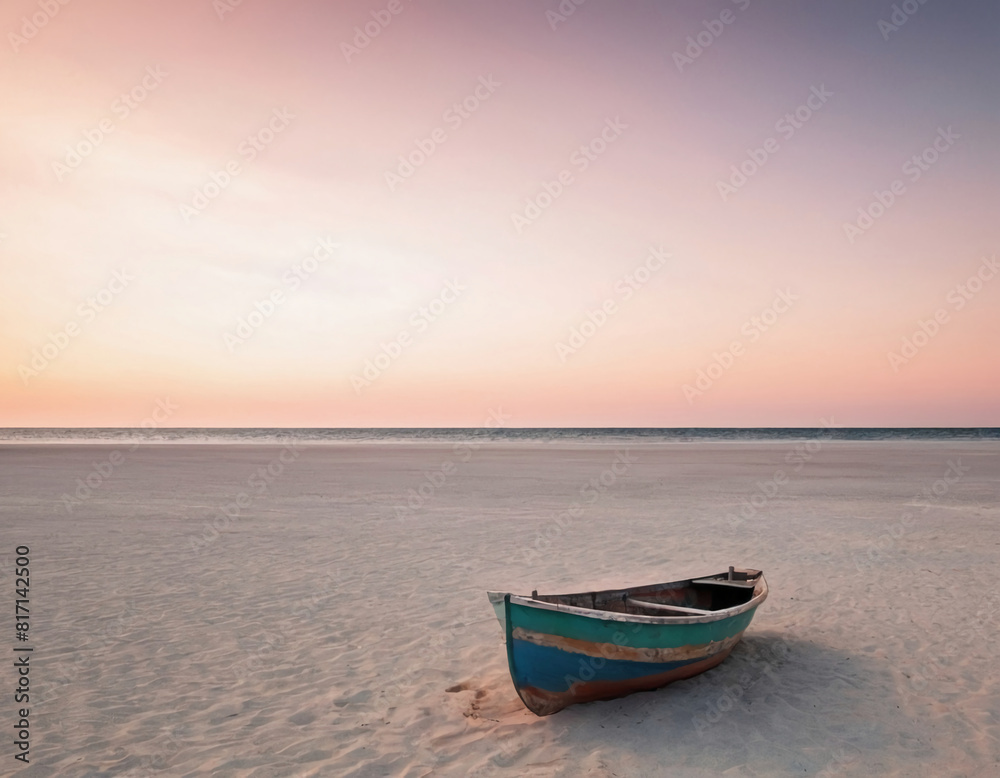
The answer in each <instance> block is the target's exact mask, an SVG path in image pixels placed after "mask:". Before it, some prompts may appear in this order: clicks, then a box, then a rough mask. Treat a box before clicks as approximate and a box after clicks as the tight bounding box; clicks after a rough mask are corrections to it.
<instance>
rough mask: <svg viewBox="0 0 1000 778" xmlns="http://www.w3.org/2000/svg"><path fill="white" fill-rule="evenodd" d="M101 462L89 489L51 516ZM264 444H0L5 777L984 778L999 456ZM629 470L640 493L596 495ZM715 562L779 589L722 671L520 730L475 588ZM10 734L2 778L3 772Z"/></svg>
mask: <svg viewBox="0 0 1000 778" xmlns="http://www.w3.org/2000/svg"><path fill="white" fill-rule="evenodd" d="M810 449H811V450H810ZM113 452H117V455H118V457H120V461H119V460H118V459H117V457H116V461H118V464H116V465H114V467H113V468H112V471H113V472H111V474H110V475H109V476H107V477H104V476H100V469H101V468H99V469H98V470H97V471H96V472H98V476H92V477H91V482H92V483H96V484H97V486H96V487H95V488H93V489H92V490H91V491H92V493H91V494H90V495H89V496H87V494H86V491H85V490H81V491H80V494H81V495H83V496H86V497H87V498H86V499H79V500H78V501H72V502H70V501H64V500H62V499H61V495H63V494H64V493H66V494H73V493H74V491H75V490H76V489H77V483H76V480H77V479H78V478H79V479H81V480H86V479H87V477H88V475H91V474H92V472H94V471H95V468H94V463H97V464H100V463H102V462H110V461H111V459H110V458H111V456H112V453H113ZM281 452H282V449H281V448H280V447H274V446H264V445H256V446H254V445H250V446H222V445H200V446H198V445H144V446H139V447H137V448H134V449H130V448H129V447H128V446H125V445H123V446H119V447H112V446H104V445H78V446H75V445H44V446H36V445H7V446H3V447H2V448H0V492H2V495H3V497H2V501H0V564H2V576H0V581H3V591H4V592H5V596H6V597H7V598H8V603H9V604H10V606H11V607H9V608H8V610H11V611H12V610H13V608H12V602H13V599H14V591H13V590H14V576H13V567H14V557H15V554H14V549H15V547H16V546H18V545H27V546H29V547H30V549H31V553H30V558H31V588H30V600H31V642H30V645H31V646H32V647H34V649H35V650H34V653H33V655H32V660H31V661H32V664H31V668H32V669H31V676H30V678H31V704H30V709H31V714H30V716H31V725H30V729H31V749H30V758H31V763H30V766H29V767H27V768H25V769H21V770H20V772H19V774H21V775H24V776H56V775H58V776H142V775H164V776H195V775H216V776H253V777H254V778H265V776H267V777H270V776H274V777H277V776H356V777H357V778H360V777H361V776H365V777H373V776H406V777H407V778H417V777H418V776H431V775H441V776H508V775H509V776H592V777H593V778H604V777H605V776H619V777H621V776H628V777H629V778H633V777H640V776H718V775H726V776H765V775H817V774H820V775H823V776H833V775H838V776H839V775H844V776H866V775H900V776H926V775H954V776H959V775H961V776H994V775H997V774H1000V663H998V662H997V660H996V656H995V651H996V649H995V645H996V643H997V638H998V637H1000V629H998V614H1000V591H998V588H997V585H996V581H997V569H998V565H997V563H998V561H1000V509H998V505H997V494H998V485H1000V444H998V443H997V442H995V441H994V442H951V443H942V442H918V441H906V442H903V441H895V442H866V443H853V442H823V443H813V444H810V447H809V449H807V448H806V447H805V445H804V444H803V443H794V442H769V443H687V444H653V445H643V446H632V447H631V448H629V449H628V452H627V453H626V452H625V449H624V448H619V449H616V448H615V447H614V446H609V445H596V444H595V445H586V446H584V445H580V446H569V445H562V446H558V447H556V446H550V445H545V444H534V445H510V444H498V443H497V444H488V445H483V446H481V447H479V448H478V449H475V450H471V449H467V448H465V449H462V450H461V451H456V450H455V449H454V448H453V447H452V446H447V445H417V444H410V445H391V444H381V445H375V444H373V445H367V444H349V445H309V446H300V447H297V448H295V447H293V448H292V449H289V450H285V453H284V454H283V455H282V453H281ZM616 457H621V459H619V461H620V462H627V463H628V464H627V467H626V468H625V469H626V472H625V473H624V474H623V475H619V476H614V478H613V479H612V478H610V477H608V476H605V482H606V484H609V485H607V486H606V488H605V489H604V491H599V490H597V489H593V488H592V487H591V488H586V485H587V483H588V481H589V480H590V479H594V478H596V479H600V478H601V475H602V473H604V471H606V470H607V469H608V468H609V467H610V466H611V465H612V463H613V462H614V461H615V458H616ZM282 459H284V460H285V461H284V462H283V461H282ZM466 459H468V461H464V460H466ZM449 463H450V464H449ZM269 464H270V465H271V468H272V473H271V474H268V475H266V477H265V476H263V475H261V473H259V472H258V469H259V468H261V467H265V468H266V467H267V466H268V465H269ZM103 469H104V470H105V471H106V470H107V468H103ZM618 469H619V470H621V469H623V468H622V467H619V468H618ZM779 471H781V474H779ZM265 473H266V470H265ZM255 474H256V475H255ZM786 477H787V478H786ZM612 481H613V482H612ZM422 484H425V486H424V488H423V495H422V496H421V495H420V494H419V492H418V490H419V489H420V487H421V485H422ZM581 489H583V490H584V493H583V495H581ZM410 490H413V493H412V494H409V495H408V493H409V492H410ZM241 493H242V497H241ZM591 494H592V495H594V496H596V501H594V502H593V503H592V504H588V505H586V510H585V511H584V513H583V515H582V516H581V517H580V518H578V519H573V520H572V521H570V522H568V523H567V522H566V521H565V519H561V520H560V519H558V515H559V514H560V513H561V512H562V511H565V510H567V509H568V508H569V507H570V505H571V504H572V503H573V502H581V503H586V501H587V499H588V495H591ZM755 495H756V498H755ZM765 495H769V496H765ZM77 499H78V498H74V500H77ZM751 500H752V502H755V503H757V509H756V514H755V515H750V514H751V511H750V510H748V509H747V510H746V511H745V512H746V514H748V515H746V516H741V515H740V511H741V510H744V509H746V506H747V505H748V504H752V502H749V501H751ZM408 501H409V503H410V505H411V506H412V507H410V506H408V504H407V503H408ZM744 501H748V502H744ZM227 504H229V505H230V508H229V509H228V510H229V511H230V513H232V514H233V516H234V518H232V519H222V518H221V514H219V513H218V511H219V510H220V509H221V508H222V507H223V506H225V505H227ZM213 516H214V517H215V519H216V525H217V527H220V528H221V531H219V530H217V529H214V528H212V527H211V522H212V519H213ZM730 564H733V565H736V566H742V567H753V568H759V569H762V570H764V572H765V575H766V577H767V579H768V582H769V584H770V589H771V595H770V598H769V599H768V600H767V602H765V603H764V605H763V606H762V607H761V608H760V610H759V611H758V613H757V616H756V617H755V619H754V621H753V623H752V624H751V626H750V628H749V629H748V630H747V633H746V636H745V638H744V641H743V642H742V643H741V644H740V646H739V647H737V649H736V650H735V651H734V653H733V655H732V656H731V657H730V658H729V659H728V660H726V662H724V663H723V664H722V665H721V666H720V667H718V668H717V669H715V670H712V671H710V672H708V673H706V674H704V675H702V676H699V677H697V678H694V679H691V680H688V681H683V682H679V683H677V684H674V685H672V686H670V687H667V688H665V689H662V690H659V691H657V692H653V693H645V694H636V695H632V696H631V697H628V698H624V699H621V700H616V701H611V702H602V703H591V704H588V705H582V706H576V707H573V708H570V709H567V710H566V711H563V712H561V713H559V714H556V715H554V716H551V717H547V718H537V717H536V716H534V715H533V714H531V713H529V712H528V711H527V710H525V708H524V707H523V705H522V704H521V702H520V700H519V699H518V697H517V695H516V694H515V692H514V688H513V686H512V684H511V681H510V677H509V675H508V671H507V665H506V657H505V654H504V650H503V644H502V639H501V635H500V631H499V627H498V624H497V622H496V620H495V618H494V616H493V612H492V610H491V608H490V606H489V603H488V602H487V599H486V595H485V591H486V590H487V589H501V590H509V591H514V592H530V590H531V589H538V590H540V591H542V592H554V591H579V590H587V589H592V588H599V587H610V586H622V585H628V584H641V583H651V582H656V581H665V580H673V579H676V578H682V577H685V576H688V575H700V574H706V573H714V572H718V571H721V570H723V569H725V568H726V567H727V566H728V565H730ZM12 622H13V618H10V619H9V621H8V625H7V627H6V632H5V634H4V643H6V644H7V645H8V646H10V647H13V646H16V645H17V643H16V641H15V640H14V634H13V633H14V624H13V623H12ZM8 650H9V649H8ZM4 678H5V688H11V687H12V686H13V684H14V683H15V674H14V671H13V670H12V669H11V668H10V667H9V665H8V669H7V670H6V672H5V675H4ZM4 700H5V703H4V706H3V707H2V708H0V710H2V712H3V722H4V726H5V728H6V731H7V732H8V734H9V733H10V732H11V725H12V724H14V723H15V719H14V715H15V713H16V710H15V708H16V707H17V706H15V704H14V702H13V701H12V699H11V695H10V694H7V693H5V694H4ZM10 741H11V738H10V737H6V738H4V742H5V743H7V745H5V746H4V747H3V754H2V762H0V774H11V773H14V772H16V771H17V770H18V768H19V767H20V766H21V765H20V763H19V762H16V761H15V760H14V759H13V754H14V753H15V749H14V747H13V746H12V745H10Z"/></svg>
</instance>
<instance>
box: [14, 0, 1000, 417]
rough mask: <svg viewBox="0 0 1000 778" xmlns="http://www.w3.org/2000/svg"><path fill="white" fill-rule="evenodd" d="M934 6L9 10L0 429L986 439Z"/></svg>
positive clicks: (978, 20)
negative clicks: (627, 429)
mask: <svg viewBox="0 0 1000 778" xmlns="http://www.w3.org/2000/svg"><path fill="white" fill-rule="evenodd" d="M221 2H222V0H220V3H221ZM43 5H45V7H48V5H47V4H43ZM890 5H891V4H890ZM959 5H960V6H961V7H955V6H946V4H937V5H936V6H935V5H933V4H928V5H926V6H921V8H920V10H919V12H918V13H917V14H916V15H914V16H913V18H912V19H910V20H909V21H908V22H907V24H906V25H905V26H902V27H900V28H899V29H898V30H896V31H890V33H889V34H888V37H887V38H886V36H885V35H884V33H883V31H880V28H879V26H878V22H879V20H880V18H883V17H886V18H887V16H888V13H889V10H888V8H889V6H887V7H886V8H885V9H883V8H881V7H878V8H876V7H871V8H853V9H847V8H841V7H839V6H837V5H836V4H830V6H829V7H826V8H809V9H807V8H803V7H796V10H795V11H794V12H787V11H785V10H782V9H784V8H785V6H781V7H780V8H779V7H777V6H774V4H770V5H769V4H767V3H764V2H754V3H749V4H748V3H747V2H746V0H740V2H717V3H715V4H713V5H711V6H710V5H709V4H699V5H697V6H696V7H695V6H694V5H693V4H682V3H676V4H674V3H654V2H636V3H630V4H627V6H624V5H622V4H610V3H602V2H599V0H590V1H589V2H588V3H586V4H584V5H582V6H579V7H578V8H577V9H576V11H575V12H574V13H573V14H572V16H569V17H567V18H565V20H559V19H558V17H553V16H549V17H547V16H546V11H557V10H558V8H559V3H558V2H542V3H529V2H511V3H503V4H468V3H458V2H448V3H444V2H438V3H435V2H419V3H418V2H402V1H401V2H400V3H399V4H398V5H396V4H393V5H392V7H391V8H390V4H389V3H379V2H374V3H362V2H353V1H352V2H338V3H336V4H332V3H320V2H306V1H305V0H296V1H294V2H283V3H278V2H275V1H273V0H271V1H265V0H245V1H244V2H243V3H242V4H240V5H238V6H235V7H233V8H232V10H231V12H227V13H225V14H224V15H223V17H222V18H221V19H220V18H219V14H218V9H219V8H221V7H222V6H221V5H220V4H219V3H217V4H216V6H215V7H213V3H212V2H211V0H181V1H180V2H174V3H171V4H152V3H148V4H137V3H133V2H125V0H119V1H116V2H111V1H110V0H86V1H85V0H72V1H71V2H69V3H68V4H66V5H65V6H62V5H58V4H57V3H56V4H54V6H53V7H56V8H57V9H58V10H57V11H56V12H55V14H54V15H51V18H49V17H50V13H49V12H47V11H44V10H42V6H41V5H39V4H38V3H37V2H29V1H26V0H14V1H12V2H10V3H7V4H6V5H4V7H3V8H2V9H0V31H3V32H4V33H5V37H6V48H4V49H3V50H2V53H0V60H2V63H0V64H2V69H0V73H2V75H0V141H2V142H0V171H2V180H3V182H4V184H5V186H4V187H3V188H2V190H0V198H2V201H0V205H2V209H0V233H2V238H0V266H2V268H3V270H4V273H3V283H2V285H0V365H2V366H3V370H2V372H0V425H2V426H126V427H127V426H136V425H138V424H139V423H140V422H141V420H142V419H144V418H145V417H147V416H148V415H149V413H150V412H151V410H152V409H153V408H154V407H155V406H156V402H157V400H158V399H162V398H166V397H169V398H170V400H171V402H172V403H173V404H175V405H176V406H177V410H176V412H174V413H173V414H172V415H171V417H170V419H169V421H168V422H166V424H167V425H168V426H181V427H184V426H324V427H338V426H480V425H482V424H483V423H484V420H485V419H486V418H487V416H488V413H489V411H490V409H491V408H497V407H503V409H504V411H505V413H507V414H509V415H510V417H511V420H510V422H509V423H510V424H511V425H513V426H563V425H565V426H671V427H677V426H817V425H819V424H820V423H821V419H823V418H833V419H835V420H836V422H837V423H839V424H845V425H849V426H866V425H873V426H895V425H900V426H937V425H942V426H1000V418H998V409H1000V406H998V401H997V392H996V387H997V385H998V384H1000V360H998V358H997V347H996V337H997V334H998V332H1000V305H998V302H1000V278H995V277H994V276H1000V271H997V270H993V269H992V267H993V265H992V264H991V262H992V261H993V260H991V259H990V258H992V257H996V256H997V244H998V240H997V228H996V219H995V211H996V204H997V202H998V197H997V194H998V191H997V188H998V184H997V181H998V177H997V161H998V156H997V155H998V149H997V146H996V143H995V140H996V134H995V118H996V115H997V114H996V111H997V105H996V93H995V89H994V88H993V87H992V86H991V84H990V78H991V77H992V76H991V74H992V73H995V72H996V66H997V62H996V58H997V54H996V50H995V46H991V45H988V43H989V41H988V38H989V35H988V32H986V30H988V29H990V28H991V27H990V25H993V28H995V24H996V15H997V12H996V10H995V9H993V8H992V7H987V6H985V5H984V6H983V7H981V8H980V7H979V6H978V5H977V4H974V3H967V4H959ZM939 6H940V7H939ZM387 9H388V10H387ZM392 10H396V11H397V13H395V14H393V13H392ZM723 12H726V13H727V16H726V18H727V19H730V22H729V23H728V24H723V26H722V27H721V28H719V26H718V24H715V23H714V21H713V20H716V19H719V18H720V16H721V15H722V14H723ZM373 14H374V16H373ZM32 15H35V16H36V18H37V19H39V20H40V19H44V22H45V23H44V26H42V27H40V28H39V29H37V30H35V32H34V34H32V35H31V36H30V37H29V36H28V35H27V33H31V32H32V30H33V29H34V28H33V27H32V26H31V23H30V20H31V17H32ZM26 19H27V20H28V25H27V26H26V22H25V20H26ZM385 19H389V22H388V24H384V21H385ZM379 20H381V21H379ZM366 24H368V25H369V29H370V31H371V30H375V29H377V30H378V34H377V35H376V36H375V37H374V38H372V39H371V40H370V42H369V43H368V44H367V45H365V46H364V47H363V48H361V47H360V46H356V45H355V44H356V43H357V42H359V41H360V42H361V43H363V42H364V40H363V39H359V38H357V32H356V29H355V28H356V27H362V28H363V27H364V26H365V25H366ZM553 25H554V26H555V29H553ZM709 29H712V30H718V29H721V34H719V35H718V36H717V37H712V40H711V45H710V46H708V47H707V48H704V50H703V51H702V52H701V53H700V54H698V56H697V57H692V58H690V62H686V61H685V60H684V59H683V58H677V57H674V53H675V52H679V53H680V54H683V53H684V52H685V50H688V54H690V53H691V52H692V51H694V52H696V51H697V49H689V47H690V46H691V45H692V44H690V43H689V42H688V40H687V39H688V37H689V36H690V37H691V38H692V39H693V40H695V41H696V42H697V36H699V34H701V35H702V40H705V36H706V35H709V36H711V33H710V32H708V30H709ZM979 37H982V39H983V40H982V41H980V43H982V45H978V44H977V43H976V41H977V40H978V38H979ZM352 47H353V49H352ZM130 93H131V95H132V97H129V98H127V99H126V98H124V97H123V95H128V94H130ZM463 104H464V106H463ZM796 111H798V118H796ZM787 114H791V117H790V118H783V117H786V115H787ZM88 136H89V138H90V141H88V140H87V139H88ZM769 139H770V140H769ZM94 141H96V144H95V145H96V147H95V148H92V149H88V147H87V143H88V142H94ZM935 143H936V144H937V145H936V146H935ZM421 147H422V148H423V151H421ZM74 148H75V149H76V152H77V154H78V155H79V156H73V154H72V149H74ZM427 151H430V153H429V155H428V154H427V153H426V152H427ZM81 152H83V153H81ZM411 154H412V157H413V160H414V161H415V162H416V164H413V165H412V167H410V168H408V167H406V166H405V165H402V166H401V164H400V157H401V156H402V157H404V158H405V157H406V156H408V155H411ZM421 155H423V157H424V158H423V159H421ZM761 155H763V156H761ZM914 155H916V156H917V159H916V160H913V157H914ZM754 157H756V158H757V160H758V162H754V160H753V158H754ZM761 159H763V160H764V161H763V164H759V160H761ZM744 163H745V164H746V169H747V170H748V171H749V173H750V174H749V175H748V176H747V177H746V179H745V181H744V180H742V179H740V178H738V177H736V178H734V177H733V173H732V166H737V167H739V166H740V165H742V164H744ZM755 167H756V169H754V168H755ZM560 176H562V179H561V182H560ZM720 182H724V183H726V184H728V188H727V187H726V186H720ZM894 182H898V183H897V184H896V187H897V188H896V193H895V194H892V197H893V200H894V201H893V202H892V203H891V204H888V207H883V206H882V205H879V204H878V202H877V199H878V198H879V197H881V199H882V200H883V203H889V194H879V193H885V192H888V193H892V192H893V185H894ZM199 193H200V194H199ZM553 195H554V196H553ZM529 201H534V203H535V206H534V209H532V208H529ZM873 202H874V203H875V205H874V206H872V203H873ZM861 208H866V209H869V210H870V211H871V212H872V213H873V215H876V216H877V218H875V219H872V221H871V223H870V226H868V223H867V222H864V221H863V220H862V221H861V222H859V221H858V219H859V209H861ZM880 208H881V209H882V210H883V211H884V212H882V213H879V209H880ZM852 223H853V224H854V229H847V228H845V224H852ZM859 224H860V226H859ZM862 227H865V229H862ZM651 252H653V253H652V254H651ZM662 255H665V259H664V260H660V259H658V258H657V257H659V256H662ZM116 274H117V275H116ZM977 274H978V275H977ZM970 278H972V279H975V280H973V281H972V282H971V285H968V284H969V279H970ZM963 285H964V286H963ZM602 307H604V310H603V311H601V309H602ZM596 311H601V313H599V314H594V313H593V312H596ZM935 315H937V316H938V317H939V318H938V321H936V322H935V321H934V318H935ZM754 317H758V318H757V319H756V320H755V318H754ZM241 320H242V322H243V324H241ZM595 320H597V321H596V323H594V321H595ZM921 322H923V326H922V325H921ZM574 330H576V332H577V334H576V335H574V334H573V333H574ZM927 332H930V334H926V333H927ZM905 339H909V341H910V343H911V344H912V345H911V346H906V345H905ZM904 348H905V349H906V351H904ZM893 353H895V354H897V355H898V356H897V357H892V356H891V354H893ZM366 365H368V367H367V373H366ZM702 371H703V372H704V376H703V377H702V378H701V379H700V383H699V376H700V374H701V372H702ZM685 387H689V388H688V389H687V390H686V389H685Z"/></svg>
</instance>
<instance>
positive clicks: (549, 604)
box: [490, 570, 767, 716]
mask: <svg viewBox="0 0 1000 778" xmlns="http://www.w3.org/2000/svg"><path fill="white" fill-rule="evenodd" d="M726 575H727V574H719V575H717V576H707V577H705V578H701V579H689V580H686V581H677V582H672V583H669V584H656V585H654V586H648V587H638V588H634V589H625V590H614V591H605V592H588V593H581V594H571V595H548V596H542V597H538V596H537V595H533V596H532V597H520V596H517V595H512V594H506V593H499V592H491V593H490V600H491V602H493V605H494V607H495V608H496V610H497V616H498V617H499V618H500V622H501V624H502V626H503V627H504V630H505V636H506V643H507V661H508V665H509V667H510V675H511V679H512V680H513V682H514V688H515V689H516V690H517V693H518V695H519V696H520V697H521V699H522V700H523V701H524V704H525V705H526V706H527V707H528V708H529V709H530V710H531V711H533V712H534V713H536V714H538V715H540V716H544V715H548V714H550V713H555V712H557V711H559V710H562V709H563V708H565V707H567V706H569V705H574V704H577V703H581V702H590V701H594V700H604V699H612V698H615V697H621V696H623V695H626V694H631V693H632V692H636V691H647V690H651V689H656V688H659V687H661V686H664V685H666V684H668V683H671V682H672V681H676V680H680V679H683V678H690V677H691V676H694V675H698V674H699V673H702V672H704V671H705V670H708V669H710V668H712V667H715V666H716V665H717V664H719V663H720V662H722V661H723V660H724V659H725V658H726V657H727V656H728V655H729V653H730V652H731V651H732V649H733V647H734V646H735V645H736V644H737V643H738V642H739V640H740V638H741V637H742V636H743V632H744V630H746V628H747V626H749V624H750V621H751V619H752V618H753V615H754V613H755V612H756V609H757V607H758V606H759V605H760V604H761V603H762V602H763V601H764V599H765V598H766V597H767V584H766V582H765V581H764V577H763V575H762V574H760V572H759V571H753V570H751V571H743V570H741V571H736V572H735V575H736V576H740V575H745V576H747V577H746V578H744V579H743V580H742V581H740V580H735V581H730V580H728V578H726V577H723V576H726ZM679 603H684V604H683V605H679ZM691 605H697V606H701V607H696V608H695V607H691Z"/></svg>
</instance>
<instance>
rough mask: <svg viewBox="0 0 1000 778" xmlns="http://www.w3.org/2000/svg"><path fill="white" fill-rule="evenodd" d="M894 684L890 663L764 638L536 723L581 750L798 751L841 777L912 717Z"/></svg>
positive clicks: (742, 756)
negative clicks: (664, 679) (660, 683)
mask: <svg viewBox="0 0 1000 778" xmlns="http://www.w3.org/2000/svg"><path fill="white" fill-rule="evenodd" d="M895 680H896V679H895V677H894V674H893V672H892V671H891V669H890V667H889V662H888V661H887V660H886V659H885V658H876V657H875V656H873V655H870V654H865V653H848V652H845V651H841V650H839V649H834V648H831V647H829V646H826V645H824V644H822V643H819V642H813V641H809V640H802V639H798V638H793V637H788V636H786V635H783V634H780V633H776V632H769V631H759V632H754V633H753V634H750V635H747V636H745V637H744V638H743V640H742V641H741V642H740V643H739V644H738V645H737V646H736V647H735V648H734V650H733V652H732V654H730V656H729V657H728V658H727V659H726V660H725V661H724V662H723V663H722V664H720V665H719V666H718V667H715V668H713V669H711V670H709V671H707V672H705V673H703V674H702V675H699V676H696V677H694V678H690V679H687V680H683V681H677V682H675V683H672V684H670V685H669V686H666V687H663V688H661V689H657V690H655V691H650V692H638V693H635V694H631V695H629V696H627V697H621V698H618V699H615V700H608V701H601V702H592V703H587V704H582V705H575V706H572V707H570V708H567V709H566V710H564V711H561V712H560V713H558V714H557V715H555V716H551V717H546V718H545V719H538V720H537V723H538V724H539V725H540V726H543V727H546V726H552V728H553V730H555V731H550V732H548V733H547V734H548V737H549V738H554V739H555V740H556V741H559V742H560V744H561V745H563V746H565V747H568V748H570V749H572V750H576V749H577V748H586V749H588V750H593V749H595V748H596V749H600V748H607V749H609V750H613V749H616V748H617V747H618V744H619V743H620V741H621V738H622V736H623V734H622V732H621V731H620V730H627V731H628V740H629V742H641V741H642V739H644V738H649V739H650V742H656V743H663V741H664V740H667V741H670V742H671V743H673V744H675V745H676V746H678V747H680V748H682V749H683V752H684V753H686V754H687V756H688V757H689V758H690V759H691V760H692V761H689V762H688V763H689V764H695V765H696V764H697V763H698V762H700V761H701V760H702V759H704V765H705V766H706V767H709V766H718V760H719V758H720V756H721V758H724V759H725V758H731V759H733V760H735V761H736V762H737V763H739V762H740V761H744V760H751V759H752V760H754V761H756V760H757V759H775V758H779V757H780V754H781V753H786V754H787V753H790V749H791V750H794V755H792V756H789V757H788V758H789V759H794V760H795V761H796V764H798V765H799V769H803V768H804V769H806V770H808V771H809V772H811V773H814V772H818V771H822V770H827V771H828V772H829V773H830V774H834V773H836V772H838V771H839V770H840V769H842V768H843V769H850V768H848V767H847V766H848V765H850V764H852V763H854V762H856V761H857V760H858V759H859V758H860V757H861V755H862V754H863V753H877V752H878V751H879V750H880V749H882V748H884V745H885V741H884V735H883V734H881V733H880V731H881V730H882V728H883V726H885V725H884V722H885V721H888V720H891V719H892V718H898V717H899V716H901V715H903V713H902V711H901V710H900V702H901V701H900V698H899V693H898V691H897V686H896V683H895ZM528 729H530V727H529V728H528ZM522 736H528V737H529V738H530V735H529V734H528V732H526V731H523V730H522ZM692 746H694V748H692ZM722 755H727V756H722Z"/></svg>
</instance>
